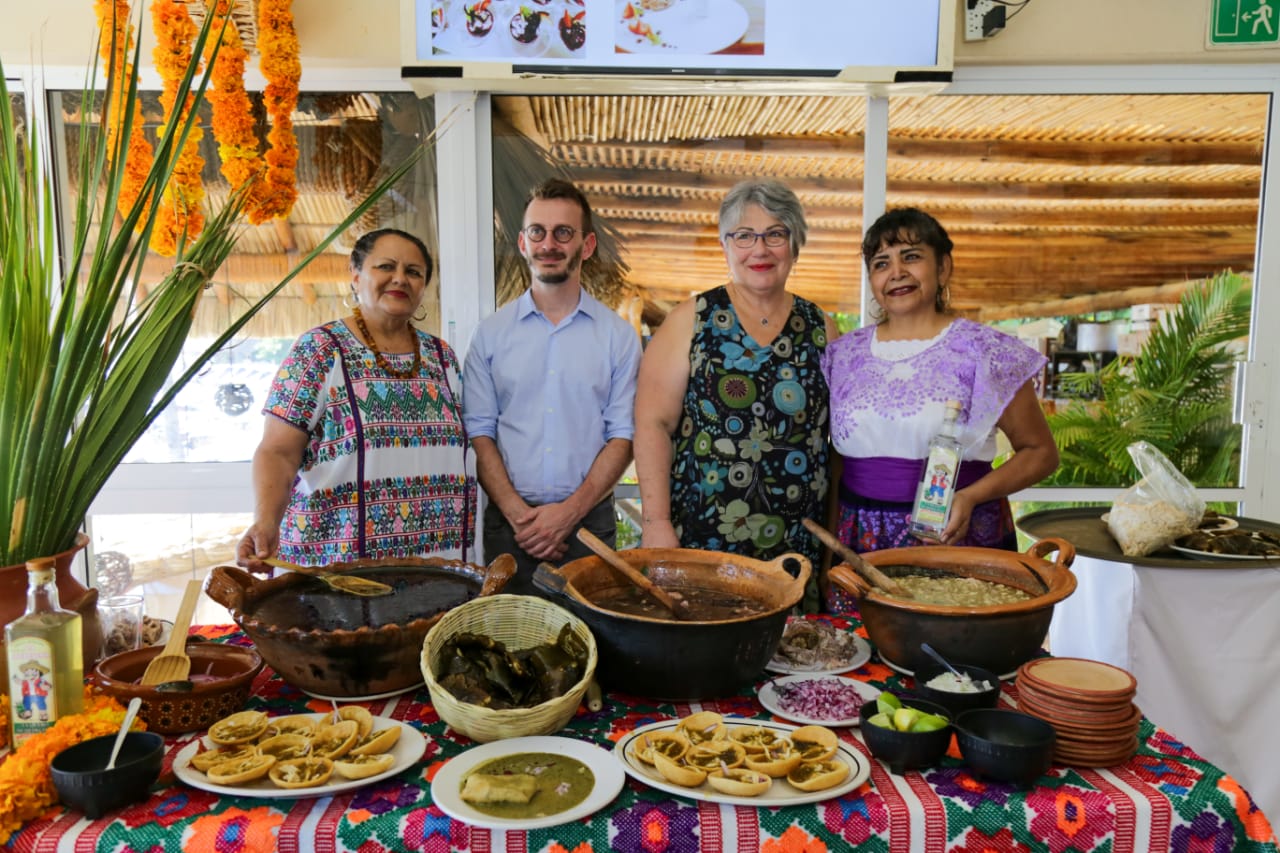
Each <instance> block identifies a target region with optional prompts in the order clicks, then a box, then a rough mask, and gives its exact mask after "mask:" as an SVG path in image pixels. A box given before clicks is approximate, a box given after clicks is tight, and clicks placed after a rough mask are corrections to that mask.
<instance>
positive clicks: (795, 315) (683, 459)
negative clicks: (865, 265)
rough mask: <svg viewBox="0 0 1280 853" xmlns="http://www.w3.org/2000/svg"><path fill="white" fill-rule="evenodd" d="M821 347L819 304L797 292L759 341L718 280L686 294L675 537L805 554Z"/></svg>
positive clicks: (816, 500) (692, 543)
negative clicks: (766, 339)
mask: <svg viewBox="0 0 1280 853" xmlns="http://www.w3.org/2000/svg"><path fill="white" fill-rule="evenodd" d="M826 345H827V334H826V326H825V321H824V319H823V315H822V312H821V311H820V310H819V309H818V307H817V306H815V305H814V304H813V303H811V302H808V301H806V300H804V299H800V298H796V299H795V301H794V304H793V306H792V309H791V314H790V316H789V317H788V318H787V321H786V325H785V326H784V327H783V329H782V331H781V332H780V333H779V334H778V336H777V337H776V338H775V339H774V340H773V342H772V343H771V344H769V345H768V346H762V345H761V344H759V343H756V341H755V340H754V339H753V338H752V337H751V336H750V335H748V334H747V332H746V330H745V329H743V327H742V324H741V323H740V322H739V321H738V315H737V313H736V312H735V311H734V309H733V304H732V302H731V301H730V299H729V292H728V290H727V289H726V288H724V287H717V288H715V289H714V290H710V291H707V292H706V293H703V294H700V295H699V296H698V299H697V303H696V315H695V318H694V327H693V341H692V344H691V346H690V349H689V366H690V370H689V385H688V389H687V390H686V392H685V397H684V414H683V416H682V417H681V420H680V426H679V429H678V430H677V432H676V437H675V456H674V459H675V462H674V464H673V466H672V471H671V508H672V519H673V522H674V523H675V528H676V533H677V535H678V536H679V537H680V544H681V545H682V546H684V547H686V548H703V549H707V550H711V551H729V552H734V553H741V554H747V555H749V556H751V557H755V558H757V559H762V560H771V559H773V558H774V557H777V556H778V555H780V554H783V553H786V552H792V551H798V552H800V553H802V554H804V555H805V556H807V557H809V558H810V560H816V559H817V556H818V546H817V543H816V542H815V541H814V539H813V537H812V536H811V535H809V533H808V532H807V531H806V530H805V529H804V528H803V527H802V526H801V524H800V522H801V519H804V518H814V519H817V518H820V517H821V513H822V510H823V506H824V504H823V501H824V498H825V497H826V493H827V483H828V470H827V383H826V380H825V379H824V378H823V376H822V372H821V370H820V369H819V367H818V359H819V358H820V356H821V354H822V351H823V349H824V348H825V347H826Z"/></svg>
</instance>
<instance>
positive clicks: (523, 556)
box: [463, 179, 640, 593]
mask: <svg viewBox="0 0 1280 853" xmlns="http://www.w3.org/2000/svg"><path fill="white" fill-rule="evenodd" d="M518 244H519V246H520V253H521V254H522V255H523V256H524V259H525V261H526V262H527V263H528V264H529V271H530V273H531V277H532V285H531V287H530V288H529V290H527V291H526V292H525V293H524V294H522V295H521V296H520V298H518V299H516V300H515V301H514V302H510V303H508V304H507V305H504V306H503V307H502V308H500V309H498V310H497V311H496V312H495V313H493V314H492V315H490V316H489V317H487V318H486V319H485V320H484V321H483V322H482V323H481V324H480V327H479V328H478V329H477V330H476V333H475V337H474V338H473V339H472V341H471V349H470V351H469V352H468V353H467V358H466V363H465V365H464V368H463V415H464V420H465V422H466V427H467V434H468V435H469V436H470V438H471V446H472V447H473V448H474V450H475V454H476V472H477V475H478V477H479V480H480V485H481V486H483V487H484V490H485V493H486V494H487V495H488V496H489V504H488V506H487V507H486V509H485V513H484V532H483V541H484V553H485V559H487V560H492V559H493V558H494V557H496V556H497V555H499V554H503V553H510V554H512V555H513V556H515V558H516V562H517V564H518V567H519V568H518V572H517V575H516V577H515V578H513V579H512V581H511V582H510V583H509V584H508V585H507V588H506V591H507V592H514V593H531V592H533V591H534V590H533V586H532V580H531V578H532V575H533V570H534V568H536V566H537V564H538V563H539V562H542V561H543V560H547V561H550V562H552V563H555V564H560V563H563V562H566V561H568V560H570V559H575V558H576V557H579V556H585V555H587V554H589V553H590V552H589V551H588V550H587V549H586V547H585V546H583V545H582V544H581V543H580V542H579V541H578V540H577V537H576V536H574V535H573V534H574V532H575V531H576V530H577V529H578V528H579V527H586V528H587V529H588V530H590V531H591V532H592V533H594V534H595V535H596V536H599V537H600V538H601V539H603V540H604V541H606V542H608V543H609V544H610V545H612V544H613V543H614V542H615V541H616V527H615V522H614V515H613V487H614V484H615V483H617V481H618V478H619V477H620V476H621V475H622V472H623V471H624V470H625V469H626V467H627V465H628V464H629V463H630V462H631V438H632V435H633V433H634V418H633V406H634V400H635V390H636V372H637V370H638V368H639V364H640V339H639V336H638V335H637V334H636V331H635V330H634V329H633V328H632V327H631V326H630V325H629V324H628V323H627V322H626V321H625V320H623V319H622V318H621V317H620V316H618V314H616V313H615V312H614V311H613V310H611V309H610V308H609V307H608V306H606V305H604V304H603V303H601V302H600V301H598V300H596V299H595V298H593V297H592V296H591V295H590V294H588V293H587V292H586V291H585V290H584V289H583V288H582V282H581V274H582V262H583V261H584V260H585V259H586V258H589V257H591V253H592V252H594V251H595V248H596V237H595V234H594V232H593V228H592V224H591V207H590V205H589V204H588V203H587V199H586V197H585V196H583V194H582V192H581V191H580V190H579V189H578V188H577V187H576V186H574V185H573V184H572V183H570V182H568V181H564V180H560V179H552V180H550V181H547V182H545V183H543V184H541V185H540V186H538V187H537V188H536V189H534V191H533V192H532V193H531V194H530V197H529V202H528V204H527V205H526V207H525V214H524V227H523V228H522V229H521V231H520V235H519V237H518Z"/></svg>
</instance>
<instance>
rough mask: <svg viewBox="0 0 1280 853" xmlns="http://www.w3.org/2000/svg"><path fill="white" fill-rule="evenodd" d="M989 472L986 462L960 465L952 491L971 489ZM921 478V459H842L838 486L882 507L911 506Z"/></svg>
mask: <svg viewBox="0 0 1280 853" xmlns="http://www.w3.org/2000/svg"><path fill="white" fill-rule="evenodd" d="M990 471H991V463H990V462H982V461H977V460H974V461H965V462H961V463H960V472H959V474H957V476H956V488H957V489H963V488H965V487H966V486H971V485H973V484H974V483H976V482H977V481H978V480H981V479H982V478H983V477H985V476H986V475H987V474H988V473H989V472H990ZM923 474H924V460H923V459H900V458H897V457H893V456H869V457H866V458H863V459H849V458H847V457H846V458H845V460H844V472H843V473H842V474H841V475H840V485H841V487H842V490H844V491H848V492H851V493H853V494H855V495H858V496H859V497H864V498H871V499H873V500H877V501H885V502H886V503H911V502H912V501H914V500H915V499H916V488H917V487H918V486H919V485H920V477H921V475H923Z"/></svg>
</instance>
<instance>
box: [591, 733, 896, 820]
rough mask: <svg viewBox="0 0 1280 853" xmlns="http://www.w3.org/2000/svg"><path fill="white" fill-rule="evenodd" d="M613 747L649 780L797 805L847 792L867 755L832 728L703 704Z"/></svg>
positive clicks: (736, 799)
mask: <svg viewBox="0 0 1280 853" xmlns="http://www.w3.org/2000/svg"><path fill="white" fill-rule="evenodd" d="M613 752H614V755H615V756H617V758H618V760H619V761H621V762H622V768H623V770H625V771H626V773H627V775H629V776H631V777H632V778H633V779H636V780H638V781H640V782H643V783H644V784H646V785H649V786H651V787H654V788H657V789H659V790H662V791H666V792H667V793H670V794H675V795H677V796H681V797H687V798H689V799H692V800H700V801H704V802H710V803H727V804H730V805H743V806H792V805H799V804H801V803H816V802H821V801H823V800H829V799H831V798H833V797H838V796H840V795H841V794H845V793H848V792H849V791H852V790H853V789H854V788H856V787H858V786H859V785H861V784H862V783H863V782H865V781H866V780H867V779H868V778H869V777H870V775H871V766H870V764H869V763H868V762H867V759H866V758H865V757H863V755H862V754H861V753H860V752H858V751H857V750H856V749H854V748H853V747H851V746H850V745H849V744H847V743H843V742H841V741H840V739H839V737H838V736H837V735H836V733H835V732H833V731H832V730H831V729H828V728H825V727H822V726H800V727H797V726H791V725H787V724H786V723H775V722H771V721H770V722H765V721H761V720H749V719H745V718H743V719H734V718H727V719H726V718H723V717H721V716H720V715H719V714H716V713H714V712H712V711H702V712H700V713H697V714H693V715H691V716H689V717H685V718H683V719H679V720H665V721H662V722H658V723H651V724H650V725H647V726H641V727H640V728H638V729H636V730H634V731H632V732H629V733H628V734H626V735H624V736H623V737H622V738H621V739H620V740H619V741H618V742H617V744H616V745H615V746H614V749H613Z"/></svg>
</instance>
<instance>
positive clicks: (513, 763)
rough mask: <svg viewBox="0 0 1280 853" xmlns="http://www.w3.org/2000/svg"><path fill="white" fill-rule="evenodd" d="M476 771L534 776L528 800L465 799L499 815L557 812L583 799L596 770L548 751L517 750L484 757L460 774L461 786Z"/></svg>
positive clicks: (527, 815)
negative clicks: (492, 757)
mask: <svg viewBox="0 0 1280 853" xmlns="http://www.w3.org/2000/svg"><path fill="white" fill-rule="evenodd" d="M477 773H483V774H486V775H488V776H504V775H519V774H527V775H529V776H532V777H533V778H534V779H536V780H537V790H536V791H535V792H534V794H533V796H532V797H531V798H530V800H529V802H527V803H513V802H476V801H473V800H469V801H467V805H469V806H471V807H472V808H473V809H475V810H476V811H478V812H483V813H484V814H487V815H489V816H490V817H500V818H524V817H542V816H544V815H553V814H559V813H560V812H563V811H566V810H568V809H571V808H573V807H574V806H576V805H578V803H581V802H582V801H583V800H585V799H586V798H587V795H588V794H590V793H591V789H592V788H594V787H595V784H596V777H595V774H594V773H592V772H591V768H589V767H587V765H585V764H583V763H582V762H581V761H578V760H577V759H576V758H569V757H568V756H566V755H556V754H554V753H550V752H517V753H515V754H513V755H504V756H502V757H501V758H495V759H493V760H492V761H486V762H485V763H484V764H481V765H480V766H478V767H476V768H474V769H472V771H471V772H470V773H468V774H467V777H466V778H463V780H462V787H463V788H465V787H466V783H467V778H469V777H470V776H472V775H475V774H477Z"/></svg>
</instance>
